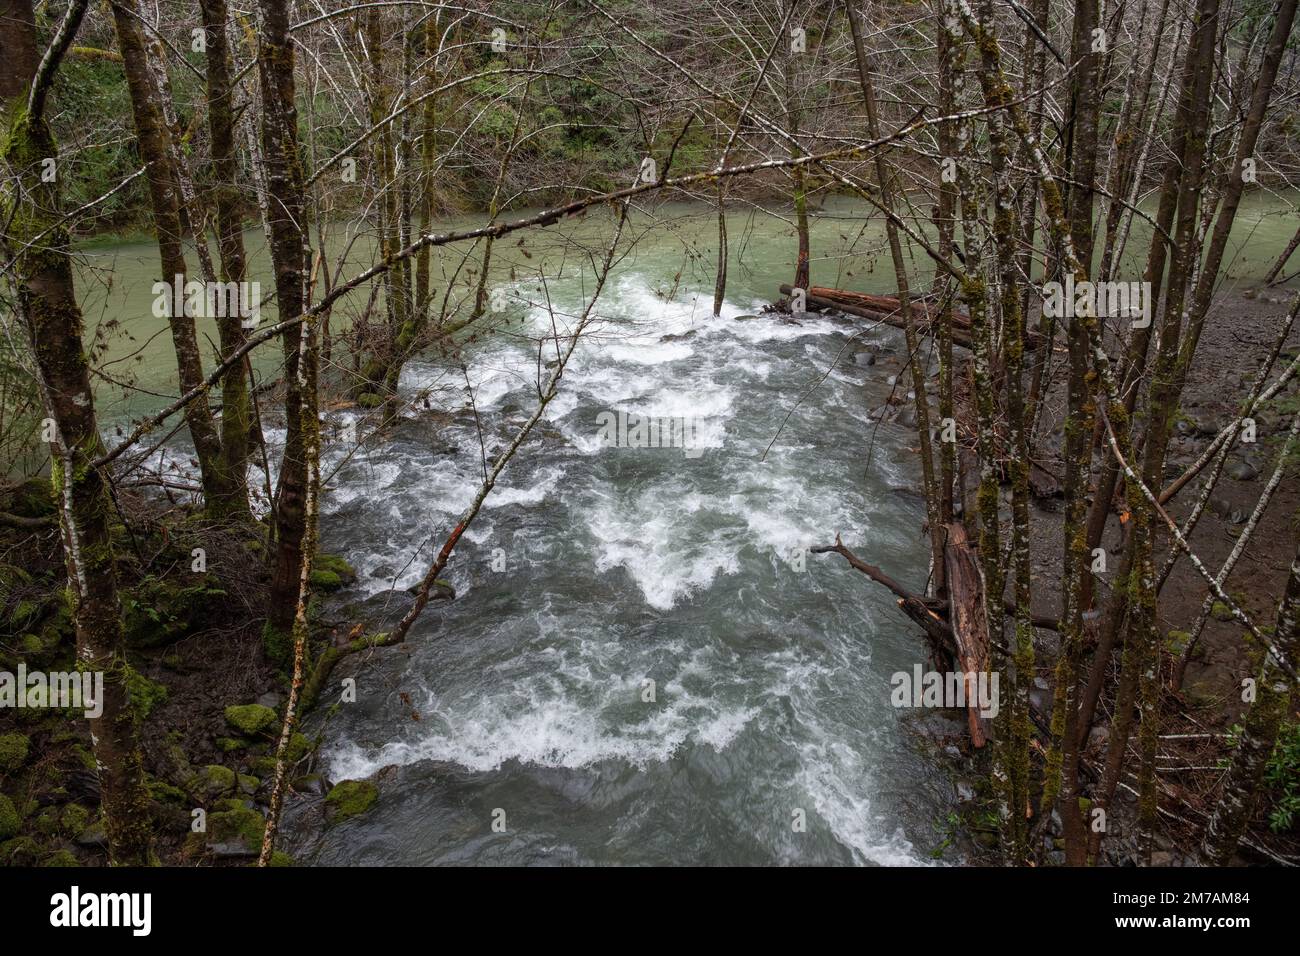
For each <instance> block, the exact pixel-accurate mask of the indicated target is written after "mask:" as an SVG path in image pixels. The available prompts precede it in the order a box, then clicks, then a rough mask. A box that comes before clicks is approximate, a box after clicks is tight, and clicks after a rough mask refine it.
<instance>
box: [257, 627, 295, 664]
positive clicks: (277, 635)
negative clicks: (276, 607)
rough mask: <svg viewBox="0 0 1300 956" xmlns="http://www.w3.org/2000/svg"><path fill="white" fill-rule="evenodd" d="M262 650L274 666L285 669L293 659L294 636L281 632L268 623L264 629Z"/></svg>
mask: <svg viewBox="0 0 1300 956" xmlns="http://www.w3.org/2000/svg"><path fill="white" fill-rule="evenodd" d="M262 650H263V651H264V652H265V654H266V659H267V660H268V661H270V662H271V663H272V664H274V665H276V666H277V667H285V666H287V665H288V663H289V661H290V660H292V659H293V635H291V634H290V633H289V632H288V631H281V630H280V629H279V628H277V627H275V626H273V625H272V624H271V623H270V622H269V621H268V622H267V624H266V626H265V627H263V628H262Z"/></svg>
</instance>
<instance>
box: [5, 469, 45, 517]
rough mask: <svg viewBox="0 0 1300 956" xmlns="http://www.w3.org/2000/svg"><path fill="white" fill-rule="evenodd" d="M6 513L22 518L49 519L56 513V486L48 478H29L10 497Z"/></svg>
mask: <svg viewBox="0 0 1300 956" xmlns="http://www.w3.org/2000/svg"><path fill="white" fill-rule="evenodd" d="M5 510H6V511H11V512H13V513H14V514H16V515H18V516H19V517H22V518H48V517H50V516H52V515H53V514H54V513H55V504H54V486H53V485H52V484H51V483H50V479H48V478H28V479H27V480H26V481H24V482H23V483H22V484H21V485H19V486H18V487H17V488H15V489H14V490H13V492H12V493H11V494H10V495H9V501H8V503H7V507H6V508H5Z"/></svg>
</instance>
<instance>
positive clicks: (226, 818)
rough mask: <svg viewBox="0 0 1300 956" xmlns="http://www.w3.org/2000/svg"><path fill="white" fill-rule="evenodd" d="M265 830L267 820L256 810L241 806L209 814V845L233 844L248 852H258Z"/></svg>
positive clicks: (236, 847)
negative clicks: (236, 808)
mask: <svg viewBox="0 0 1300 956" xmlns="http://www.w3.org/2000/svg"><path fill="white" fill-rule="evenodd" d="M265 832H266V820H265V819H263V817H262V815H261V814H260V813H258V812H257V811H256V810H249V809H247V808H241V809H238V810H222V811H220V812H218V813H209V814H208V837H207V842H208V845H209V846H215V845H218V844H227V845H232V844H233V847H234V848H235V849H238V848H241V847H242V849H243V850H244V851H245V852H247V853H257V852H258V851H259V850H260V849H261V847H262V836H263V834H265Z"/></svg>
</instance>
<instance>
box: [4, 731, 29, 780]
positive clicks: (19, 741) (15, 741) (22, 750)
mask: <svg viewBox="0 0 1300 956" xmlns="http://www.w3.org/2000/svg"><path fill="white" fill-rule="evenodd" d="M30 749H31V739H30V738H28V736H27V735H26V734H0V773H13V772H14V771H15V770H17V769H19V768H20V767H21V766H22V765H23V764H24V763H26V762H27V753H28V751H29V750H30Z"/></svg>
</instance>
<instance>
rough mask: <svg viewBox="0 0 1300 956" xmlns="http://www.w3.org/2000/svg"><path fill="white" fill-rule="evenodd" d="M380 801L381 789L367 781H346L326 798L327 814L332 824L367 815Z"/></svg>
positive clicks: (339, 784) (336, 786)
mask: <svg viewBox="0 0 1300 956" xmlns="http://www.w3.org/2000/svg"><path fill="white" fill-rule="evenodd" d="M377 799H379V789H378V788H377V787H376V786H375V785H374V784H373V783H369V782H367V781H365V780H344V781H342V782H340V783H338V784H336V785H335V787H334V789H333V790H331V791H330V792H329V793H328V794H327V795H326V797H325V812H326V814H327V815H328V816H329V819H330V822H331V823H342V822H343V821H344V820H347V819H350V818H351V817H355V816H357V815H358V814H362V813H365V812H366V811H367V810H369V809H370V808H371V807H372V806H374V803H375V801H376V800H377Z"/></svg>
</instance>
